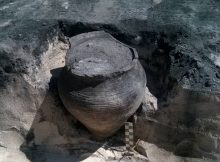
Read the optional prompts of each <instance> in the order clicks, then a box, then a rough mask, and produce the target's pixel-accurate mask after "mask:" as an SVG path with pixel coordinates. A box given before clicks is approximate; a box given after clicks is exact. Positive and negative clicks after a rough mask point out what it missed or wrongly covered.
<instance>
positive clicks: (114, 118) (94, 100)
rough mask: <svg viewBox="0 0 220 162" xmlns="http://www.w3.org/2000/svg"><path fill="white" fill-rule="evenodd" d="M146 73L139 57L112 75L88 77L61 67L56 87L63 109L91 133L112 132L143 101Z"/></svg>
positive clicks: (107, 134)
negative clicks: (129, 65)
mask: <svg viewBox="0 0 220 162" xmlns="http://www.w3.org/2000/svg"><path fill="white" fill-rule="evenodd" d="M145 86H146V76H145V72H144V69H143V67H142V66H141V64H140V63H139V61H138V60H136V61H135V63H134V64H133V66H132V67H131V68H129V69H128V70H126V71H123V72H121V73H115V74H114V75H111V76H104V77H94V76H93V77H91V76H87V75H77V74H75V73H73V71H72V70H71V68H68V65H67V66H66V67H64V69H63V71H62V73H61V75H60V78H59V82H58V90H59V94H60V97H61V100H62V101H63V104H64V106H65V107H66V109H67V110H68V111H69V112H70V113H71V114H72V115H73V116H74V117H75V118H77V119H78V120H79V121H80V122H81V123H83V124H84V125H85V126H86V127H87V128H88V129H89V130H90V131H91V132H92V133H93V134H94V135H96V136H99V137H108V136H111V135H113V134H114V133H115V132H116V131H117V130H118V129H120V127H121V126H122V125H123V124H124V122H125V121H127V119H128V118H129V117H130V116H131V115H132V114H134V112H135V111H136V110H137V109H138V107H139V105H140V104H141V102H142V99H143V96H144V89H145Z"/></svg>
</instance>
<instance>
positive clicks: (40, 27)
mask: <svg viewBox="0 0 220 162" xmlns="http://www.w3.org/2000/svg"><path fill="white" fill-rule="evenodd" d="M85 4H86V5H85ZM219 6H220V1H218V0H209V1H201V0H198V1H195V0H181V1H180V0H137V1H133V0H121V1H117V0H94V1H89V0H80V1H79V0H71V1H69V0H65V1H63V0H62V1H61V0H35V1H29V0H19V1H16V0H10V1H3V0H2V1H0V132H1V134H0V141H1V142H2V141H3V142H5V140H3V139H5V135H4V132H7V131H8V132H12V134H8V136H10V137H11V138H12V137H13V138H14V136H16V138H14V140H13V141H14V142H15V146H13V149H12V150H13V151H12V150H11V149H10V147H11V144H10V143H5V144H4V143H1V145H2V146H3V147H0V149H1V152H0V155H1V156H0V158H1V159H0V161H6V162H11V161H13V160H14V159H16V161H19V160H20V161H21V162H23V161H28V159H32V160H33V159H34V158H35V159H36V158H37V157H38V158H39V157H41V156H39V154H37V153H35V154H28V153H27V150H29V151H30V150H31V149H29V147H33V146H34V144H33V141H34V140H33V136H32V135H33V134H32V133H31V132H33V131H32V130H33V129H32V128H34V125H38V124H37V123H39V122H40V123H41V122H46V123H47V122H50V123H52V125H55V126H56V127H57V129H58V132H60V134H62V136H63V135H66V136H68V137H72V138H70V139H72V141H75V142H77V141H80V140H79V139H78V137H79V136H81V135H82V134H83V135H85V136H86V137H85V138H86V139H88V138H89V134H88V133H86V131H85V130H83V129H82V128H80V129H77V126H76V124H75V119H73V118H71V117H70V116H68V113H67V112H66V111H65V109H64V108H63V106H62V103H61V102H60V101H59V98H58V97H57V96H58V95H57V94H56V90H54V89H56V76H57V75H58V74H59V68H60V67H62V66H64V64H65V62H64V57H65V53H66V52H65V51H66V50H67V48H68V45H69V44H68V41H66V39H65V38H64V37H63V35H65V36H68V37H72V36H74V35H76V34H79V33H83V32H89V31H94V30H105V31H106V32H109V33H111V34H113V35H114V36H115V37H116V38H118V39H120V40H121V41H123V42H124V43H127V44H129V45H131V46H133V47H135V48H136V49H137V50H138V52H139V56H140V60H141V63H142V65H143V66H144V67H145V70H146V73H147V76H148V83H147V85H148V88H149V90H150V92H151V93H152V94H153V95H154V96H155V97H156V98H157V101H158V111H157V113H156V115H155V116H153V117H152V116H151V118H148V119H147V120H146V119H144V121H141V123H142V125H141V124H140V126H139V127H140V128H146V131H145V132H143V131H142V132H141V133H140V134H139V135H143V136H144V137H143V139H144V140H147V141H148V142H150V143H153V144H152V147H153V148H154V147H157V148H158V146H160V147H163V149H165V153H163V151H162V153H161V154H163V156H161V157H164V159H167V158H168V157H172V159H174V160H173V161H175V160H176V161H178V160H179V157H178V158H174V155H173V153H176V154H181V156H192V157H198V158H200V159H198V160H197V161H200V160H201V158H202V157H205V158H208V159H214V160H216V159H217V160H216V161H218V159H219V152H220V151H219V149H220V146H219V145H220V144H219V143H220V142H219V141H220V140H219V138H220V137H219V130H220V129H219V119H220V117H219V116H220V115H219V110H218V107H219V94H218V93H219V90H220V77H219V75H220V68H219V67H220V63H219V58H220V56H219V51H220V46H219V42H220V21H219V17H220V12H219V11H220V9H219ZM55 69H56V70H55ZM52 76H53V77H52ZM48 83H49V85H48ZM174 87H180V89H178V90H175V88H174ZM48 89H50V92H48ZM186 89H188V90H190V91H189V92H188V91H187V92H186V91H185V90H186ZM201 91H203V92H201ZM214 91H215V92H216V93H214ZM54 94H55V95H54ZM170 99H171V100H170ZM42 105H43V106H42ZM58 119H59V120H58ZM138 120H142V119H141V118H139V119H138ZM73 123H74V124H73ZM73 125H74V126H73ZM38 130H39V129H38ZM40 130H41V129H40ZM147 130H149V131H148V132H147ZM16 132H17V133H18V134H16ZM149 132H151V135H150V134H149ZM35 133H36V132H35ZM15 134H16V135H15ZM145 135H146V136H145ZM25 136H27V137H25ZM24 139H26V141H25V142H24V144H22V145H25V144H26V145H28V146H29V147H26V148H27V149H26V151H24V152H26V155H28V159H27V158H26V157H25V155H24V153H23V152H21V151H19V150H18V148H19V147H20V146H19V145H21V142H22V141H23V140H24ZM10 140H11V139H10ZM93 144H94V143H93ZM90 145H91V144H90ZM14 147H15V149H14ZM48 147H49V146H48ZM78 147H79V148H80V149H79V150H84V149H83V144H82V145H80V146H78ZM98 147H99V146H98ZM192 147H193V150H195V151H194V152H192V153H189V152H185V151H184V150H185V148H188V149H189V148H192ZM86 148H88V145H86ZM38 149H39V150H40V151H39V152H40V153H42V152H45V154H44V156H42V159H38V161H37V162H39V161H40V160H41V161H43V160H44V161H46V160H45V159H47V161H50V160H52V161H55V160H57V161H59V160H60V161H63V158H64V157H67V160H66V161H68V160H69V161H70V160H72V159H74V158H76V157H77V155H75V154H73V155H71V156H70V157H68V156H66V155H67V154H68V153H67V152H65V151H61V153H60V154H57V152H56V151H57V150H56V149H55V151H54V152H55V155H54V154H53V155H54V156H49V155H51V150H53V149H54V147H53V148H48V149H46V148H45V146H38ZM74 149H76V148H74ZM96 149H97V148H96ZM36 150H37V149H36ZM48 150H49V151H48ZM58 150H59V149H58ZM60 150H67V149H66V148H65V147H60ZM94 150H95V149H92V150H91V151H85V152H84V153H83V154H84V158H85V156H89V153H88V152H94ZM190 150H191V149H190ZM79 152H80V151H79ZM79 152H77V154H78V155H80V153H79ZM82 152H83V151H82ZM86 153H88V154H86ZM153 153H155V154H156V155H158V156H159V154H160V151H159V150H158V149H154V151H153ZM153 153H152V156H151V157H153V156H155V155H153ZM170 154H171V155H172V156H170ZM147 155H150V154H149V153H148V154H147ZM99 157H100V158H99V160H101V159H102V158H101V156H99ZM48 158H49V160H48ZM68 158H69V159H68ZM149 159H150V158H149ZM150 160H151V161H156V160H157V159H155V157H154V158H151V159H150ZM181 160H182V161H187V160H186V159H185V158H184V159H182V158H181ZM97 161H98V160H97ZM189 161H190V160H189ZM205 161H211V160H206V159H205Z"/></svg>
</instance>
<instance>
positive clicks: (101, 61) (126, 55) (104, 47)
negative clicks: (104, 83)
mask: <svg viewBox="0 0 220 162" xmlns="http://www.w3.org/2000/svg"><path fill="white" fill-rule="evenodd" d="M70 44H71V48H70V49H69V51H68V53H67V56H66V65H67V68H68V70H71V73H72V74H74V75H77V76H86V77H99V76H100V77H111V76H112V75H118V74H120V73H124V72H126V71H128V70H130V69H131V68H132V67H133V66H134V65H135V63H136V61H137V58H138V56H137V52H136V50H135V49H134V48H131V47H129V46H127V45H125V44H123V43H121V42H120V41H118V40H116V39H115V38H113V37H112V36H111V35H110V34H108V33H106V32H104V31H95V32H89V33H83V34H80V35H77V36H74V37H72V38H71V39H70Z"/></svg>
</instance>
